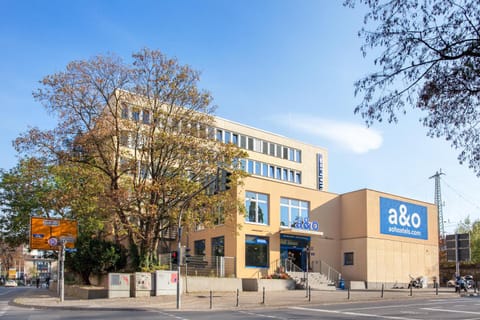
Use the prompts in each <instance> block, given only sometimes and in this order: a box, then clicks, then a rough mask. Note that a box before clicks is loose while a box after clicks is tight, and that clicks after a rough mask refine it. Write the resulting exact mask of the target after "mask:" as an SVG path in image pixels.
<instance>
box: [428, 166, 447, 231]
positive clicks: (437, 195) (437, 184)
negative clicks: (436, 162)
mask: <svg viewBox="0 0 480 320" xmlns="http://www.w3.org/2000/svg"><path fill="white" fill-rule="evenodd" d="M441 175H445V173H443V172H442V169H440V171H437V172H436V173H435V174H434V175H433V176H431V177H430V178H429V179H433V178H435V204H436V205H437V208H438V235H439V236H440V238H441V239H444V238H445V226H444V222H443V203H442V193H441V190H440V176H441Z"/></svg>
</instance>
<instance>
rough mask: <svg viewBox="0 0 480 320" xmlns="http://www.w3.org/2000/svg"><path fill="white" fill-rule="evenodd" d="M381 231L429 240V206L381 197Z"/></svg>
mask: <svg viewBox="0 0 480 320" xmlns="http://www.w3.org/2000/svg"><path fill="white" fill-rule="evenodd" d="M380 233H383V234H389V235H395V236H400V237H408V238H416V239H424V240H427V239H428V215H427V208H426V207H424V206H420V205H416V204H412V203H408V202H403V201H398V200H393V199H388V198H383V197H380Z"/></svg>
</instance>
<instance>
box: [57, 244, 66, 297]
mask: <svg viewBox="0 0 480 320" xmlns="http://www.w3.org/2000/svg"><path fill="white" fill-rule="evenodd" d="M58 260H59V261H58V265H59V271H60V273H59V279H58V283H59V285H60V302H63V301H64V299H65V281H64V278H65V277H64V274H65V242H64V241H61V245H60V254H59V256H58Z"/></svg>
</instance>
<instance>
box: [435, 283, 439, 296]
mask: <svg viewBox="0 0 480 320" xmlns="http://www.w3.org/2000/svg"><path fill="white" fill-rule="evenodd" d="M435 295H436V296H438V283H437V282H435Z"/></svg>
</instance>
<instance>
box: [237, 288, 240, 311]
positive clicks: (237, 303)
mask: <svg viewBox="0 0 480 320" xmlns="http://www.w3.org/2000/svg"><path fill="white" fill-rule="evenodd" d="M239 292H240V291H239V290H238V289H237V305H236V307H238V301H239V295H240V293H239Z"/></svg>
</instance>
